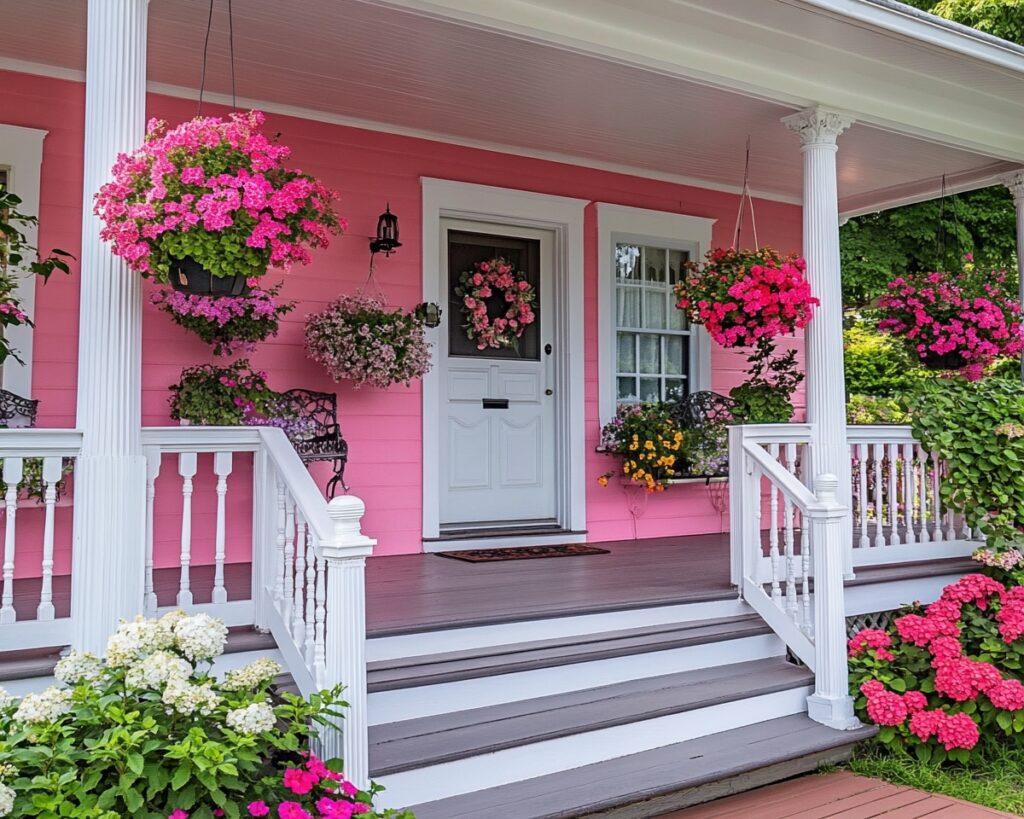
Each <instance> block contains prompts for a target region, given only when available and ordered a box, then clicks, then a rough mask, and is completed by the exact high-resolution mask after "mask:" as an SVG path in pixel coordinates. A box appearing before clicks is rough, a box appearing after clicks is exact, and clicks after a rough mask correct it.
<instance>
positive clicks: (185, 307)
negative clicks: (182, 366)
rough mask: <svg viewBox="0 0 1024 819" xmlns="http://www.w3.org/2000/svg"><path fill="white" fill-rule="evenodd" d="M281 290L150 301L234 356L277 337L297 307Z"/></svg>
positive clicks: (156, 295)
mask: <svg viewBox="0 0 1024 819" xmlns="http://www.w3.org/2000/svg"><path fill="white" fill-rule="evenodd" d="M280 290H281V285H280V284H278V285H276V286H274V287H270V288H267V289H266V290H261V289H259V288H255V289H253V290H251V291H250V292H249V294H248V295H246V296H222V297H220V298H212V297H210V296H201V295H197V294H186V293H181V292H179V291H177V290H169V289H165V288H161V289H159V290H156V291H154V292H153V294H152V296H151V297H150V300H151V301H152V303H153V304H154V305H155V306H156V307H157V308H158V309H159V310H162V311H163V312H165V313H167V315H169V316H170V317H171V318H172V319H173V320H174V323H175V324H177V325H178V326H180V327H183V328H185V329H186V330H188V331H189V332H191V333H194V334H195V335H197V336H199V338H201V339H202V340H203V341H204V342H206V343H207V344H209V345H211V346H212V347H213V354H214V355H232V354H234V353H237V352H240V351H245V352H253V351H254V350H255V349H256V344H257V342H261V341H266V340H267V339H268V338H272V337H273V336H276V335H277V331H278V329H279V328H280V321H281V317H282V316H284V315H285V314H287V313H289V312H290V311H291V310H293V309H294V308H295V302H293V301H281V300H279V299H278V298H277V295H278V293H279V292H280ZM0 307H2V305H0Z"/></svg>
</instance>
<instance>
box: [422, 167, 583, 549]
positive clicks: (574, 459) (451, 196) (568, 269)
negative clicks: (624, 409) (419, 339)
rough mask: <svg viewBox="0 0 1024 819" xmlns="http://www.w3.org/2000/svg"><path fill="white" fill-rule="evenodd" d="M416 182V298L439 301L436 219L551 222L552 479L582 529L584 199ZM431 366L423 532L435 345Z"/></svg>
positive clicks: (429, 533) (569, 523)
mask: <svg viewBox="0 0 1024 819" xmlns="http://www.w3.org/2000/svg"><path fill="white" fill-rule="evenodd" d="M420 182H421V185H422V190H423V221H422V231H423V234H422V245H423V248H422V249H423V257H422V275H423V299H424V301H428V302H436V303H438V304H442V305H443V304H445V303H446V301H447V299H446V298H445V296H444V294H443V293H442V292H441V275H440V270H439V265H438V260H439V259H440V258H441V248H440V234H441V220H442V219H445V218H456V219H471V220H477V221H483V222H492V223H493V222H497V223H499V224H509V225H519V226H523V227H533V228H541V229H545V230H551V231H553V232H554V234H555V266H556V281H555V307H556V310H557V313H558V318H557V321H558V324H559V327H558V331H557V335H556V339H557V347H556V356H557V361H556V364H555V371H556V376H555V391H556V392H555V394H556V395H561V396H562V400H561V401H560V402H559V407H558V408H557V409H556V426H557V427H558V429H559V434H560V436H561V438H560V442H559V459H558V462H557V463H556V465H555V469H556V475H557V480H558V492H559V494H560V497H559V504H558V506H559V518H560V519H559V523H561V525H562V527H563V528H564V529H567V530H571V531H575V532H582V531H584V530H585V529H586V484H585V480H586V477H585V474H584V445H583V441H584V428H583V417H584V384H583V349H584V348H583V298H584V282H583V211H584V208H585V207H586V206H587V205H588V204H589V202H588V201H587V200H585V199H572V198H569V197H565V196H550V195H547V194H540V193H533V192H530V191H523V190H514V189H510V188H496V187H491V186H489V185H473V184H469V183H466V182H454V181H451V180H447V179H432V178H429V177H422V178H421V179H420ZM431 356H432V361H431V369H430V372H428V373H427V374H426V375H425V376H424V377H423V538H424V539H428V540H430V539H435V538H437V537H438V535H439V534H440V520H439V517H440V495H439V487H438V481H437V472H436V470H437V464H438V461H439V458H440V453H439V451H438V446H439V440H438V439H439V435H438V430H439V424H440V423H441V418H440V395H441V384H440V373H439V371H438V360H437V356H438V347H437V345H434V346H433V347H432V349H431Z"/></svg>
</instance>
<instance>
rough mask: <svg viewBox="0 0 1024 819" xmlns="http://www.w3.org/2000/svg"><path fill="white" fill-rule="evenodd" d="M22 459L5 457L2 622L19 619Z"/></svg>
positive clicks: (0, 603) (0, 611)
mask: <svg viewBox="0 0 1024 819" xmlns="http://www.w3.org/2000/svg"><path fill="white" fill-rule="evenodd" d="M21 474H22V459H21V458H17V457H7V458H4V469H3V478H4V485H5V486H6V490H7V491H6V494H5V497H4V506H5V509H6V511H7V519H6V520H5V521H4V565H3V578H4V592H3V596H2V598H0V623H13V622H14V621H15V620H17V619H18V613H17V612H16V611H15V610H14V544H15V530H16V528H17V517H18V484H19V483H21Z"/></svg>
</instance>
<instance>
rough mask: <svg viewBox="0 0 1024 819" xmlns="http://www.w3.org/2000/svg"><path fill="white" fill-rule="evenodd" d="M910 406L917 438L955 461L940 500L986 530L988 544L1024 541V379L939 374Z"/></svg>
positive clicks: (998, 546)
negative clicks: (968, 379) (944, 376)
mask: <svg viewBox="0 0 1024 819" xmlns="http://www.w3.org/2000/svg"><path fill="white" fill-rule="evenodd" d="M909 409H910V412H911V415H912V421H911V423H912V424H913V427H914V435H915V437H917V439H918V440H919V441H921V443H922V444H923V445H924V447H925V449H926V450H928V451H931V452H936V453H938V455H939V457H941V458H942V459H943V460H945V461H946V462H947V464H948V465H949V473H948V475H947V476H946V478H945V479H944V480H943V481H942V486H941V497H942V505H943V506H944V507H945V508H946V509H948V510H951V511H954V512H956V513H958V514H961V515H963V516H964V518H965V519H966V521H967V524H968V525H969V526H971V527H973V528H976V529H980V530H981V532H982V533H984V534H985V535H986V537H987V538H988V544H987V545H988V546H989V548H992V549H995V550H996V551H1003V550H1004V549H1006V548H1009V547H1010V546H1012V545H1013V544H1015V543H1020V542H1022V541H1024V384H1022V383H1020V382H1018V381H1009V380H1004V379H998V378H986V379H983V380H981V381H966V380H964V379H961V378H949V379H946V378H943V379H934V380H930V381H926V382H923V383H922V384H921V385H920V387H919V389H918V390H917V391H916V392H915V393H914V394H913V395H912V396H911V397H910V398H909Z"/></svg>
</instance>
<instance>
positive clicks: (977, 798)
mask: <svg viewBox="0 0 1024 819" xmlns="http://www.w3.org/2000/svg"><path fill="white" fill-rule="evenodd" d="M849 767H850V769H851V770H852V771H854V772H855V773H859V774H863V775H864V776H874V777H877V778H878V779H884V780H885V781H886V782H892V783H893V784H896V785H907V786H909V787H912V788H919V789H920V790H922V791H928V792H930V793H941V794H945V795H946V796H952V797H955V798H957V799H963V800H964V801H966V802H975V803H977V804H979V805H985V806H987V807H990V808H995V809H996V810H1002V811H1007V812H1009V813H1016V814H1019V815H1024V747H1016V748H1012V747H1008V746H989V750H987V751H986V753H985V755H984V758H983V759H980V760H978V761H975V762H972V763H971V764H970V765H945V766H943V767H938V766H936V765H933V764H930V763H924V762H921V761H919V760H918V759H917V758H916V757H913V756H908V755H905V754H902V753H900V752H898V751H893V750H891V749H889V748H885V747H883V746H881V745H879V744H877V743H867V744H865V745H863V746H861V748H860V749H859V750H858V751H857V753H856V754H855V756H854V758H853V759H852V760H850V763H849Z"/></svg>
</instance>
